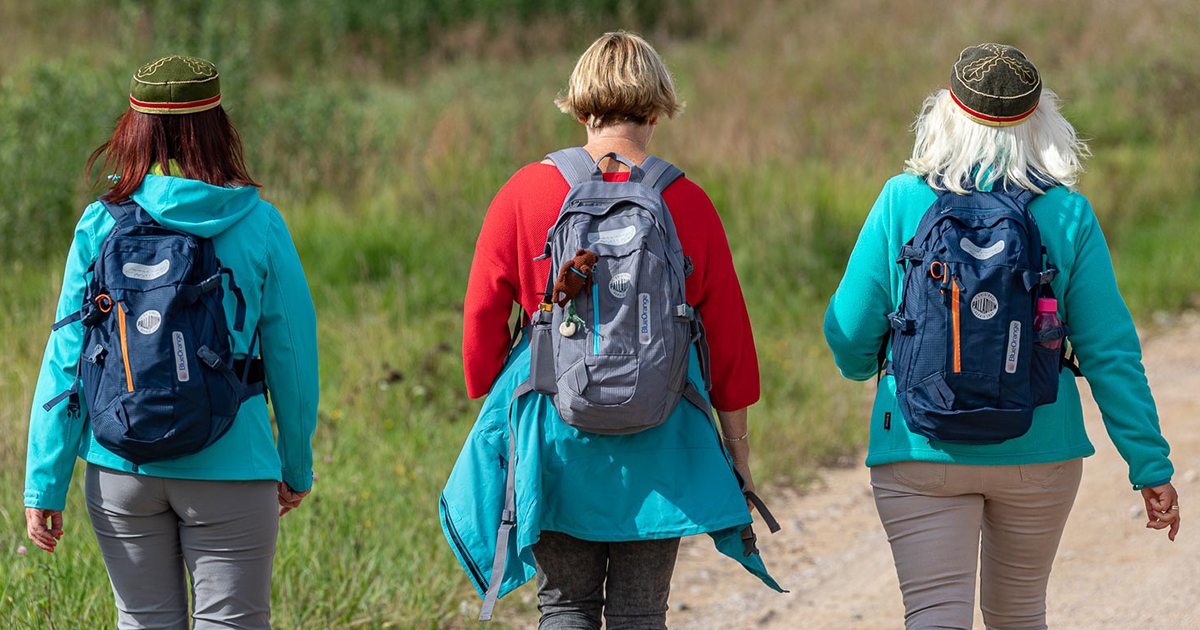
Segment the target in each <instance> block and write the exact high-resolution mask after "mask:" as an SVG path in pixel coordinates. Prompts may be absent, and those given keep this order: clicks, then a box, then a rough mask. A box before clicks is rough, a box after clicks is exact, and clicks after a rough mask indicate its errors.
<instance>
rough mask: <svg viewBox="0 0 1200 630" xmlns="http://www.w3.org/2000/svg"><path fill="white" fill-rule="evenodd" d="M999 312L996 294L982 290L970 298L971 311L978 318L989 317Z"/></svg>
mask: <svg viewBox="0 0 1200 630" xmlns="http://www.w3.org/2000/svg"><path fill="white" fill-rule="evenodd" d="M998 312H1000V302H999V301H998V300H997V299H996V296H994V295H992V294H991V293H988V292H987V291H982V292H980V293H976V294H975V297H973V298H971V313H972V314H973V315H975V317H978V318H979V319H991V318H993V317H995V316H996V313H998Z"/></svg>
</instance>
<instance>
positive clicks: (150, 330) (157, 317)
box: [137, 311, 162, 335]
mask: <svg viewBox="0 0 1200 630" xmlns="http://www.w3.org/2000/svg"><path fill="white" fill-rule="evenodd" d="M161 325H162V313H159V312H158V311H146V312H145V313H142V316H141V317H139V318H137V329H138V332H140V333H142V334H143V335H152V334H154V332H155V331H157V330H158V327H159V326H161Z"/></svg>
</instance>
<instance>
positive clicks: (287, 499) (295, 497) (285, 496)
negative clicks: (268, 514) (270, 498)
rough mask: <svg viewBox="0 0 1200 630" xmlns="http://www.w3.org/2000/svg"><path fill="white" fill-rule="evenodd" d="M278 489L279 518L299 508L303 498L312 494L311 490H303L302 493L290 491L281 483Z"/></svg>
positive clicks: (288, 487) (289, 488)
mask: <svg viewBox="0 0 1200 630" xmlns="http://www.w3.org/2000/svg"><path fill="white" fill-rule="evenodd" d="M278 488H279V506H280V507H279V517H280V518H283V515H284V514H287V513H288V512H291V511H292V510H294V509H296V508H298V507H300V502H301V501H304V497H306V496H308V495H309V494H311V493H312V489H311V488H309V489H308V490H305V491H304V492H296V491H295V490H292V488H291V486H289V485H287V484H286V483H284V482H282V481H280V482H279V485H278Z"/></svg>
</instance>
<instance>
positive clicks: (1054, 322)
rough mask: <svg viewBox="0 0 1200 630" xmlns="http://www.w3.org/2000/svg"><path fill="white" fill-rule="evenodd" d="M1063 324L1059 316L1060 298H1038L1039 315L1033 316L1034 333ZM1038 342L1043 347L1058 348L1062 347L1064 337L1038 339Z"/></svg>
mask: <svg viewBox="0 0 1200 630" xmlns="http://www.w3.org/2000/svg"><path fill="white" fill-rule="evenodd" d="M1059 326H1062V320H1061V319H1059V318H1058V300H1056V299H1054V298H1038V301H1037V315H1035V316H1034V318H1033V331H1034V333H1039V332H1042V331H1043V330H1049V329H1051V328H1057V327H1059ZM1037 344H1038V345H1039V346H1042V347H1043V348H1049V349H1051V350H1058V349H1059V348H1061V347H1062V344H1063V340H1062V337H1059V338H1058V339H1050V340H1047V341H1038V342H1037Z"/></svg>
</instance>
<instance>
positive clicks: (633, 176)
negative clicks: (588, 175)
mask: <svg viewBox="0 0 1200 630" xmlns="http://www.w3.org/2000/svg"><path fill="white" fill-rule="evenodd" d="M610 158H611V159H613V160H616V161H618V162H620V163H621V164H624V165H625V166H628V167H629V181H631V182H640V181H642V178H643V177H644V176H645V175H646V172H645V171H643V170H642V167H640V166H638V165H637V164H634V163H633V160H631V159H629V158H627V157H625V156H624V155H621V154H620V153H617V152H616V151H609V152H608V153H605V154H604V155H601V156H600V158H599V159H597V160H596V162H595V163H594V164H593V167H592V181H597V182H602V181H604V171H602V170H600V163H601V162H603V161H604V160H607V159H610Z"/></svg>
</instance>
